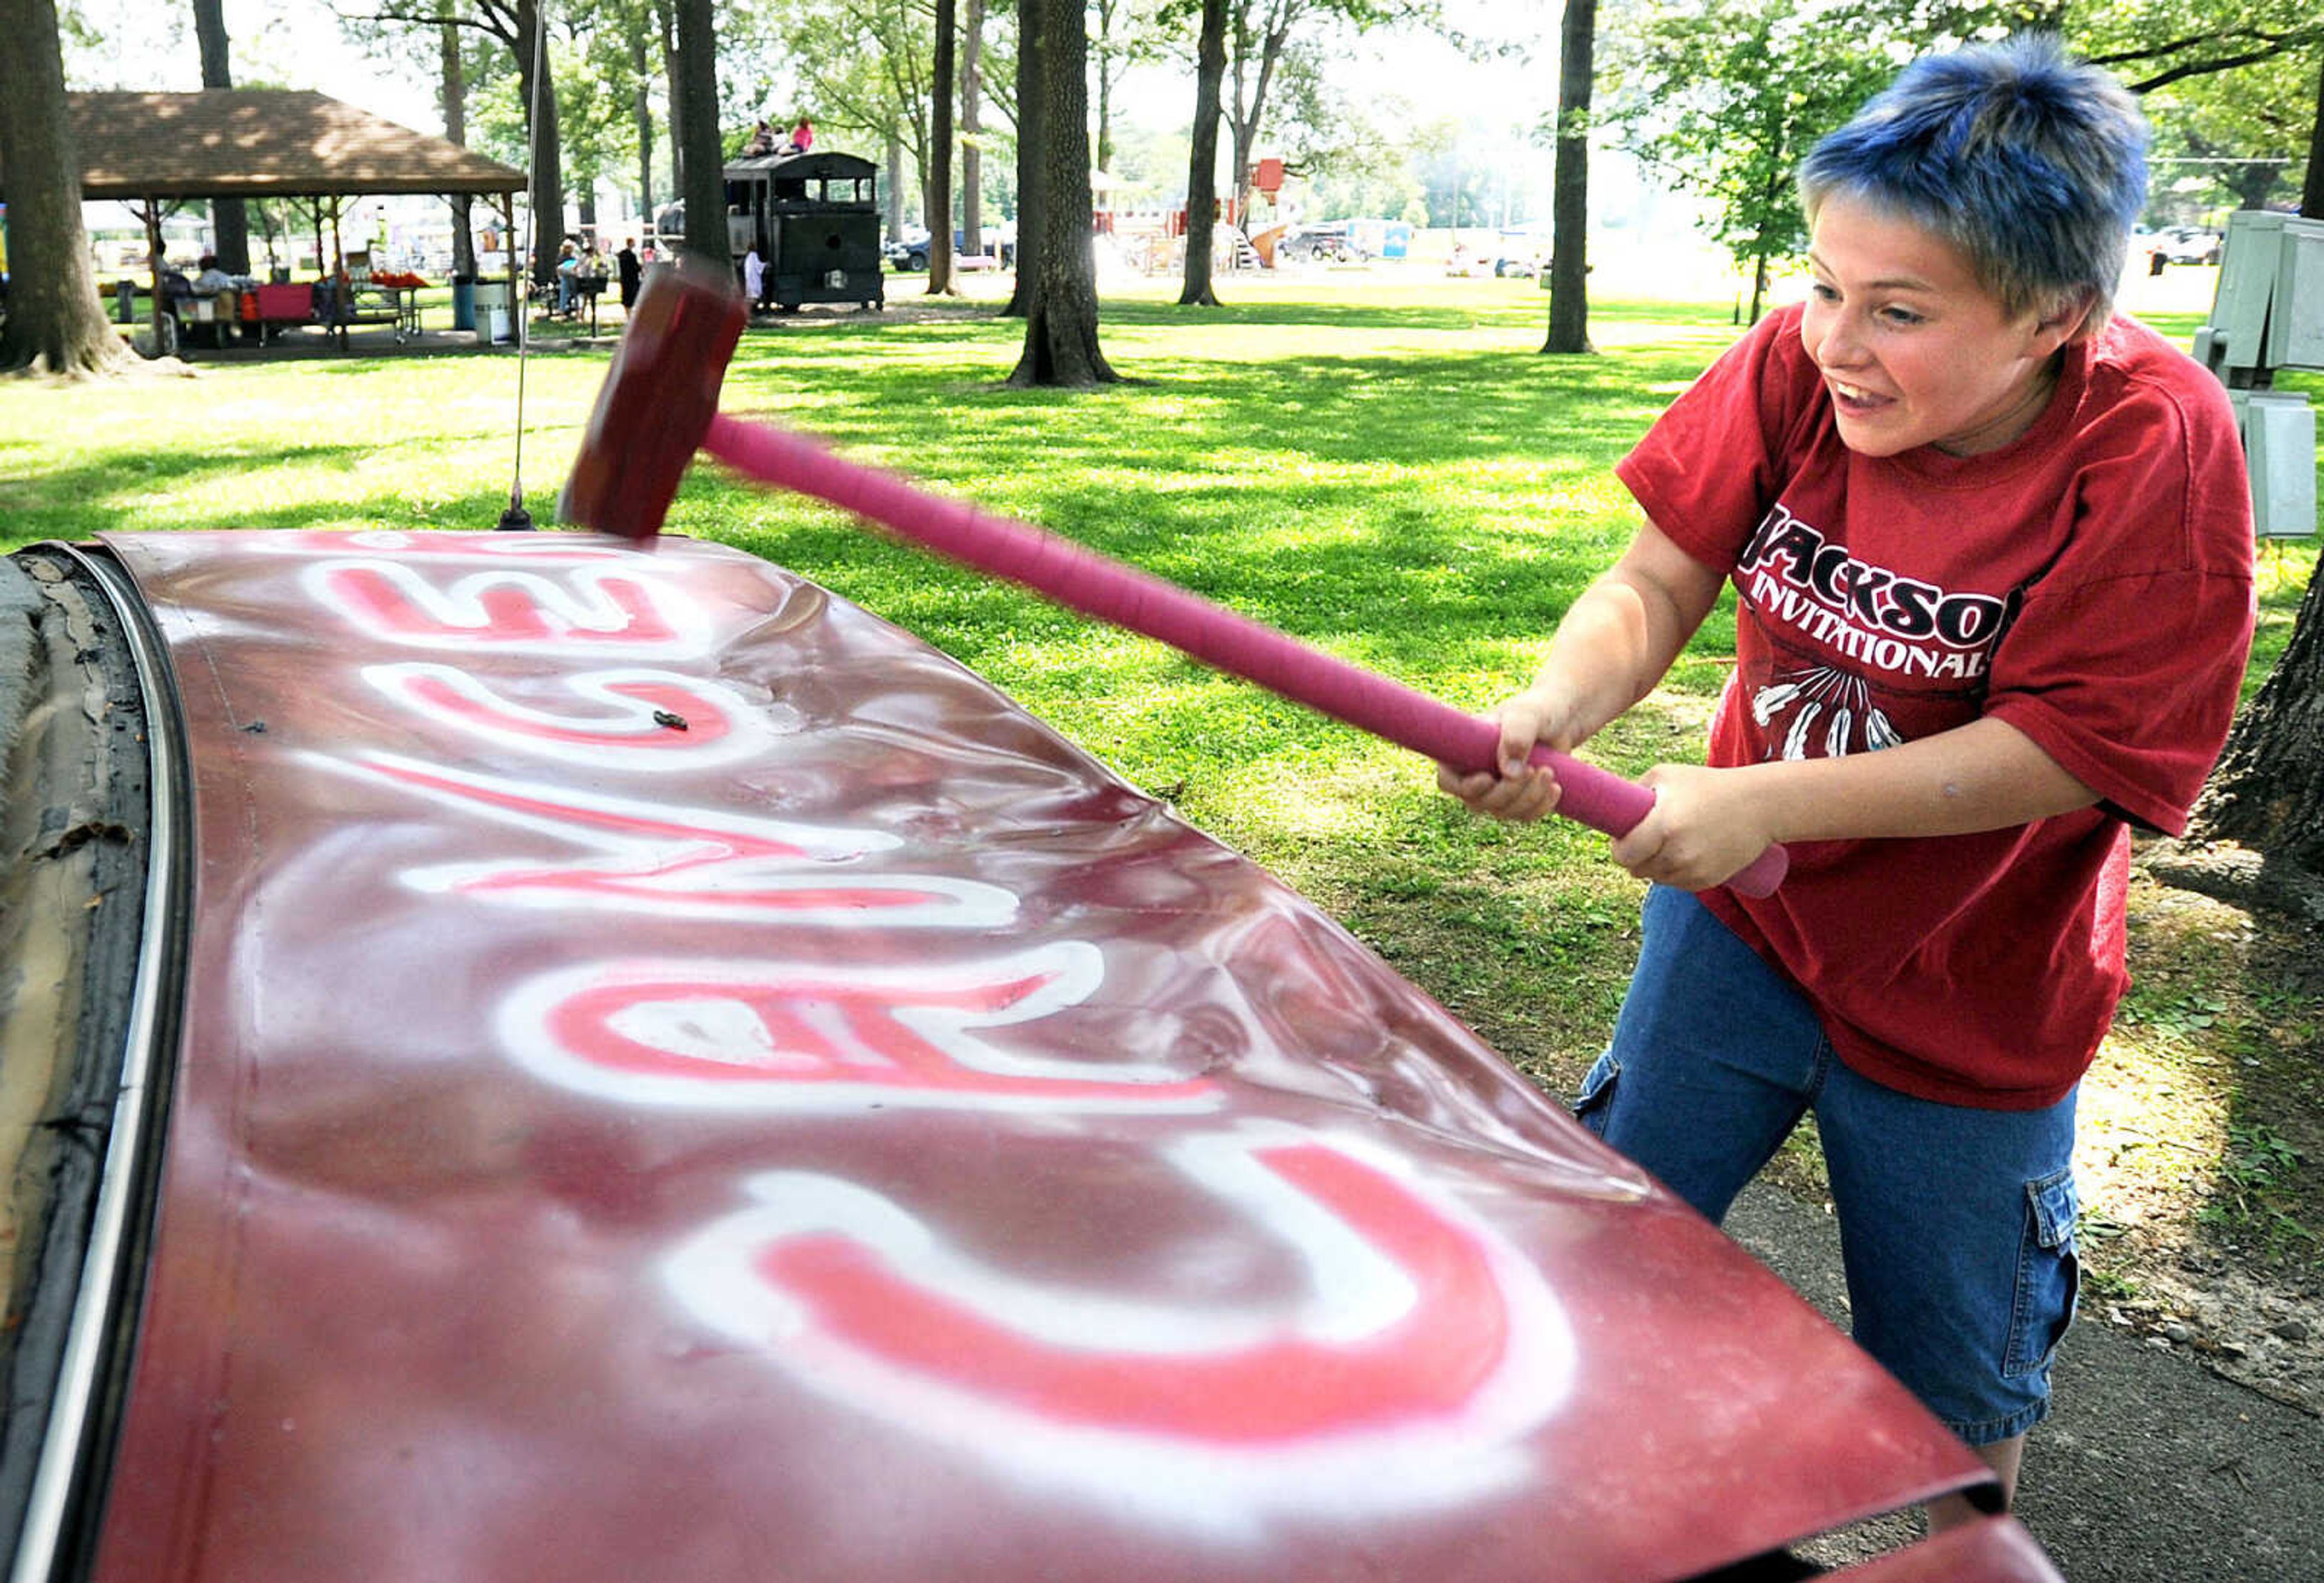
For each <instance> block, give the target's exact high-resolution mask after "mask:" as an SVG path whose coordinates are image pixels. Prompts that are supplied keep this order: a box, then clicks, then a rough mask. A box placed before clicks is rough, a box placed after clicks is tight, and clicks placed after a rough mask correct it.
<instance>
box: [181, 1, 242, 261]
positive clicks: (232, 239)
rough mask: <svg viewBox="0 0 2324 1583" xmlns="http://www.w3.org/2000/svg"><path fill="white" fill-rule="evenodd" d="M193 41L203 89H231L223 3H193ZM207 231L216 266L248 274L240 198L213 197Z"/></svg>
mask: <svg viewBox="0 0 2324 1583" xmlns="http://www.w3.org/2000/svg"><path fill="white" fill-rule="evenodd" d="M194 38H195V41H196V43H197V46H198V49H199V51H200V53H201V58H202V87H205V88H230V87H233V86H234V70H233V68H232V66H231V65H230V64H229V62H228V60H227V49H226V5H225V0H194ZM210 229H211V230H212V232H214V233H215V234H216V235H217V261H218V267H219V268H221V269H223V270H225V271H226V272H227V273H228V274H231V275H246V274H248V273H250V214H249V211H248V210H247V209H246V208H245V207H244V205H243V201H242V199H240V198H212V199H211V200H210Z"/></svg>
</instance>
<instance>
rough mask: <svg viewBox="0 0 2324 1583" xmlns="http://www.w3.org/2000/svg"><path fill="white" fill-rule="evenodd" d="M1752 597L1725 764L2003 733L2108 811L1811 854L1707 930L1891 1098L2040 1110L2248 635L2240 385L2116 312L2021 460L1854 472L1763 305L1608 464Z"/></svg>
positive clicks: (2191, 792)
mask: <svg viewBox="0 0 2324 1583" xmlns="http://www.w3.org/2000/svg"><path fill="white" fill-rule="evenodd" d="M1616 471H1617V473H1618V475H1619V476H1620V478H1621V480H1622V482H1623V483H1626V484H1628V486H1629V489H1630V492H1632V493H1633V494H1635V495H1636V496H1637V499H1638V502H1639V503H1640V504H1641V505H1642V506H1644V507H1645V508H1646V515H1647V516H1648V517H1649V518H1650V519H1651V520H1653V521H1654V523H1655V526H1656V527H1657V528H1659V529H1661V530H1662V531H1663V532H1664V533H1665V534H1667V535H1668V536H1669V537H1670V538H1672V539H1673V540H1674V542H1676V543H1677V544H1678V545H1679V547H1680V548H1683V549H1684V550H1685V551H1686V552H1687V553H1688V554H1689V555H1691V556H1693V557H1695V558H1696V559H1698V560H1700V561H1701V562H1702V563H1704V564H1705V565H1706V566H1714V567H1717V568H1718V569H1719V570H1720V571H1721V572H1724V573H1727V574H1729V575H1730V576H1731V577H1732V579H1733V581H1734V584H1735V587H1736V589H1737V592H1738V595H1739V598H1740V604H1739V607H1738V612H1737V616H1736V661H1737V666H1736V671H1735V674H1734V675H1733V676H1731V677H1730V678H1729V682H1728V686H1727V691H1726V694H1725V695H1724V696H1723V697H1722V698H1721V700H1720V706H1719V711H1718V714H1717V717H1716V718H1715V719H1714V721H1713V722H1712V724H1711V754H1710V759H1711V763H1712V764H1714V765H1742V764H1754V763H1758V762H1761V761H1763V760H1766V759H1775V758H1779V757H1781V758H1802V757H1810V758H1813V757H1827V756H1831V755H1836V754H1840V753H1861V752H1866V751H1868V750H1877V749H1878V748H1881V747H1884V746H1889V745H1893V744H1895V743H1896V742H1899V741H1911V740H1913V739H1914V738H1919V737H1925V736H1930V735H1932V734H1934V733H1936V732H1942V731H1946V730H1949V729H1950V728H1952V727H1955V726H1959V725H1963V724H1966V723H1967V722H1969V721H1972V720H1975V719H1977V718H1978V717H1979V716H1981V715H1992V716H1994V717H1996V718H1997V719H2001V720H2006V721H2007V722H2009V723H2010V724H2011V725H2013V726H2015V727H2016V728H2017V730H2019V731H2020V732H2024V734H2025V735H2026V736H2027V737H2029V738H2031V739H2032V740H2033V741H2034V742H2035V743H2037V744H2038V745H2039V746H2040V747H2041V748H2042V749H2043V750H2044V751H2046V752H2047V753H2048V754H2049V755H2050V756H2051V757H2052V759H2056V760H2057V761H2058V763H2059V764H2061V766H2063V767H2064V768H2066V769H2067V770H2068V771H2069V772H2070V773H2071V774H2072V775H2073V776H2074V777H2075V778H2078V779H2079V780H2080V781H2081V782H2082V783H2083V784H2084V785H2086V786H2088V787H2090V788H2091V789H2092V790H2093V791H2095V792H2097V793H2098V796H2099V797H2100V798H2101V799H2102V801H2101V802H2100V803H2099V805H2098V806H2096V807H2093V808H2088V809H2084V810H2082V811H2080V812H2078V813H2073V814H2067V815H2060V816H2059V817H2057V818H2053V819H2043V820H2040V821H2037V822H2036V823H2034V824H2026V825H2021V826H2018V827H2016V828H2014V829H2008V830H1997V831H1990V832H1987V833H1980V834H1975V835H1955V836H1926V837H1914V838H1909V839H1897V840H1886V841H1849V842H1808V843H1803V844H1800V845H1795V846H1794V847H1793V848H1792V849H1791V856H1792V867H1791V873H1790V876H1789V878H1788V879H1785V880H1784V884H1783V887H1782V888H1780V889H1779V890H1777V891H1776V892H1775V895H1773V896H1770V897H1765V898H1763V899H1757V900H1754V899H1752V898H1750V897H1741V896H1738V895H1736V894H1735V893H1734V892H1732V891H1729V890H1725V889H1720V890H1716V891H1712V892H1711V893H1710V894H1708V895H1706V896H1705V897H1704V898H1703V899H1704V901H1705V903H1706V904H1707V905H1708V906H1709V907H1711V911H1712V912H1714V913H1715V914H1717V915H1718V916H1720V918H1721V919H1723V920H1724V921H1725V922H1726V923H1727V924H1728V925H1729V926H1730V927H1731V928H1733V929H1734V930H1735V931H1736V932H1737V933H1738V934H1740V935H1741V936H1742V937H1743V938H1744V939H1745V940H1747V941H1748V942H1749V943H1751V944H1752V946H1753V947H1754V948H1755V949H1757V951H1758V952H1759V953H1760V954H1761V955H1762V956H1764V957H1766V959H1767V960H1769V961H1770V962H1774V963H1775V964H1776V965H1777V966H1778V967H1780V968H1781V969H1782V970H1783V971H1784V972H1785V973H1787V974H1788V975H1789V976H1790V977H1791V978H1792V979H1793V980H1794V981H1795V982H1797V983H1798V984H1799V985H1800V986H1801V987H1802V988H1803V989H1804V990H1805V991H1806V992H1807V994H1808V995H1809V997H1810V998H1811V999H1813V1000H1814V1002H1815V1003H1816V1005H1817V1007H1818V1008H1819V1009H1820V1011H1821V1014H1822V1018H1823V1023H1824V1026H1825V1028H1826V1030H1827V1032H1828V1034H1829V1035H1830V1037H1831V1041H1832V1045H1833V1048H1834V1050H1835V1051H1836V1052H1837V1054H1839V1056H1840V1059H1841V1060H1842V1061H1845V1062H1846V1063H1848V1064H1849V1066H1850V1067H1852V1068H1854V1069H1855V1070H1856V1071H1858V1072H1862V1073H1864V1074H1865V1075H1866V1076H1867V1077H1870V1078H1872V1079H1873V1080H1874V1081H1878V1082H1882V1083H1885V1084H1886V1085H1888V1086H1889V1087H1891V1088H1895V1089H1898V1090H1901V1091H1904V1092H1905V1093H1908V1094H1914V1095H1918V1096H1920V1097H1922V1098H1923V1099H1932V1100H1944V1101H1947V1102H1949V1103H1953V1104H1963V1105H1975V1106H1981V1107H1985V1108H1987V1109H2034V1108H2037V1107H2041V1106H2044V1105H2048V1104H2051V1103H2053V1102H2054V1101H2056V1100H2059V1099H2061V1098H2062V1097H2063V1096H2064V1095H2065V1093H2066V1092H2067V1091H2069V1090H2070V1089H2071V1088H2072V1087H2073V1085H2074V1084H2075V1082H2077V1081H2079V1080H2080V1077H2081V1074H2082V1073H2083V1072H2084V1071H2086V1070H2087V1069H2088V1068H2089V1063H2090V1060H2091V1057H2092V1056H2093V1055H2094V1054H2096V1052H2097V1049H2098V1042H2099V1040H2100V1039H2101V1038H2103V1037H2104V1036H2105V1034H2106V1030H2107V1024H2108V1023H2109V1022H2110V1021H2111V1019H2112V1017H2113V1015H2114V1007H2115V1002H2116V999H2119V998H2120V996H2121V993H2122V990H2123V989H2124V988H2125V986H2126V984H2127V982H2128V975H2127V973H2126V971H2125V970H2124V967H2123V944H2124V921H2123V911H2124V899H2125V891H2126V888H2127V885H2128V880H2129V870H2130V841H2129V829H2128V826H2127V824H2126V821H2135V822H2136V823H2138V824H2143V825H2147V826H2151V827H2153V828H2154V829H2157V830H2162V831H2166V832H2169V833H2172V834H2177V833H2179V832H2180V831H2181V830H2182V829H2183V828H2184V827H2185V823H2186V815H2187V810H2188V808H2189V806H2190V805H2191V804H2192V803H2193V801H2194V799H2195V796H2196V794H2197V792H2198V791H2199V790H2200V789H2201V787H2202V783H2203V778H2204V777H2205V776H2206V775H2208V774H2209V772H2210V768H2211V764H2212V762H2213V760H2214V759H2216V758H2217V757H2218V751H2219V748H2220V745H2221V743H2222V742H2223V741H2225V739H2226V735H2227V724H2228V722H2229V719H2230V718H2231V716H2232V715H2233V713H2234V710H2235V704H2236V692H2237V689H2238V687H2239V686H2240V684H2241V681H2242V677H2243V669H2244V663H2245V658H2246V653H2247V651H2248V648H2249V644H2250V641H2251V624H2252V584H2251V556H2252V517H2251V500H2250V493H2249V487H2248V484H2247V483H2246V475H2245V472H2244V459H2243V451H2242V447H2241V445H2240V443H2239V442H2238V441H2237V439H2236V429H2235V420H2234V418H2233V415H2232V414H2231V412H2230V410H2229V409H2228V406H2227V395H2226V392H2225V391H2223V390H2221V389H2220V387H2219V385H2218V382H2217V381H2216V380H2214V379H2213V378H2212V377H2211V376H2210V375H2209V373H2205V372H2204V371H2203V370H2202V369H2201V368H2200V367H2199V366H2198V365H2197V364H2195V363H2194V361H2193V360H2192V359H2191V358H2189V357H2187V356H2185V355H2184V354H2181V353H2180V352H2179V351H2178V350H2177V349H2176V348H2174V347H2172V345H2169V344H2168V343H2166V342H2164V341H2163V340H2162V339H2161V338H2160V337H2158V336H2155V335H2154V334H2153V332H2152V331H2150V330H2148V329H2146V328H2144V327H2142V326H2140V325H2137V324H2135V323H2133V322H2131V321H2128V320H2126V319H2122V318H2116V319H2115V320H2114V321H2113V322H2112V323H2111V324H2109V325H2108V326H2107V327H2106V329H2105V330H2103V331H2102V332H2101V333H2100V334H2099V335H2098V336H2095V337H2093V338H2090V339H2088V340H2085V341H2082V342H2080V343H2077V344H2076V345H2072V346H2070V347H2069V348H2067V350H2066V352H2065V354H2064V368H2063V371H2062V373H2061V376H2060V379H2059V382H2058V388H2057V390H2056V391H2055V393H2054V394H2053V395H2052V398H2051V401H2050V405H2049V407H2048V408H2047V410H2045V411H2044V412H2043V415H2042V417H2041V418H2040V419H2037V420H2036V421H2035V423H2034V425H2033V428H2030V429H2028V430H2027V431H2026V432H2025V434H2024V436H2022V437H2020V438H2019V439H2017V440H2016V441H2015V443H2013V444H2011V445H2010V446H2006V447H2005V448H2003V449H2001V450H1998V451H1991V452H1987V453H1986V454H1984V455H1982V456H1949V455H1946V454H1945V453H1943V452H1941V451H1937V450H1935V449H1933V448H1931V447H1928V446H1923V447H1920V448H1918V449H1915V450H1913V451H1909V452H1906V453H1904V454H1903V455H1901V456H1892V457H1886V458H1881V457H1872V456H1859V455H1858V454H1856V453H1855V452H1852V451H1850V450H1849V449H1848V447H1847V446H1844V445H1843V444H1841V442H1840V437H1839V434H1838V432H1837V430H1836V429H1835V428H1834V427H1833V422H1832V415H1831V398H1830V395H1829V393H1828V392H1827V391H1825V389H1824V387H1823V383H1822V382H1821V379H1820V378H1819V376H1818V375H1817V373H1816V370H1815V367H1814V365H1813V364H1812V363H1811V362H1810V361H1809V359H1808V356H1807V354H1806V352H1805V350H1804V349H1803V347H1802V345H1801V344H1800V309H1799V308H1791V309H1788V310H1786V311H1784V312H1780V313H1776V314H1771V315H1770V316H1768V318H1766V319H1764V320H1762V321H1761V323H1760V324H1759V325H1758V326H1757V327H1756V328H1754V329H1753V330H1752V331H1751V333H1750V334H1749V335H1748V336H1745V337H1744V338H1743V340H1742V341H1740V342H1739V343H1738V344H1737V345H1735V346H1734V347H1732V348H1731V349H1729V351H1728V353H1727V354H1725V355H1724V356H1722V357H1721V358H1720V360H1719V362H1718V363H1717V364H1714V365H1713V366H1712V367H1711V369H1710V370H1709V371H1707V372H1706V373H1704V374H1703V375H1702V377H1701V379H1700V380H1698V381H1697V382H1695V384H1694V385H1693V387H1692V388H1691V389H1690V390H1689V391H1687V392H1686V393H1685V394H1684V395H1683V396H1681V397H1680V398H1679V400H1677V401H1676V402H1675V403H1674V404H1673V405H1672V407H1671V409H1670V410H1669V411H1668V412H1666V413H1665V415H1664V416H1663V418H1662V419H1661V420H1660V421H1659V422H1657V423H1656V424H1655V427H1654V428H1653V430H1652V431H1651V432H1649V433H1648V434H1647V436H1646V439H1645V440H1644V441H1643V442H1642V443H1641V444H1640V445H1639V446H1638V447H1637V449H1636V450H1635V451H1633V452H1631V453H1630V455H1629V456H1627V457H1625V458H1624V459H1623V460H1622V462H1621V464H1620V465H1618V468H1617V470H1616Z"/></svg>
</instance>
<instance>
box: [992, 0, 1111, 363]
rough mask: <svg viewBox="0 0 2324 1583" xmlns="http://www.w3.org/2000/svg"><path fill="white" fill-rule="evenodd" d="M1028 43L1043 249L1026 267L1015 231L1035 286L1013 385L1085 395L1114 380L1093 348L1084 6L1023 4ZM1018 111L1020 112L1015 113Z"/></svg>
mask: <svg viewBox="0 0 2324 1583" xmlns="http://www.w3.org/2000/svg"><path fill="white" fill-rule="evenodd" d="M1019 15H1021V16H1022V17H1023V18H1024V21H1023V23H1022V31H1023V32H1024V35H1025V39H1026V41H1028V42H1030V41H1033V40H1035V39H1037V40H1038V41H1039V46H1040V71H1039V77H1038V78H1037V81H1036V82H1035V84H1034V90H1035V94H1036V96H1037V97H1038V99H1039V101H1040V114H1039V116H1038V121H1039V124H1040V128H1041V139H1040V142H1041V152H1040V163H1039V166H1038V168H1037V170H1035V172H1034V175H1035V180H1036V185H1037V188H1038V189H1039V192H1040V200H1039V204H1038V206H1037V224H1038V225H1039V228H1040V246H1039V247H1038V249H1037V250H1036V252H1035V253H1034V256H1033V259H1032V263H1031V269H1030V270H1029V271H1028V269H1027V268H1026V261H1025V259H1024V254H1023V252H1022V249H1023V246H1024V232H1023V229H1022V224H1021V222H1020V225H1019V232H1018V245H1019V269H1018V276H1019V281H1022V280H1023V278H1024V277H1025V276H1026V275H1027V274H1028V272H1029V273H1037V275H1038V277H1039V279H1038V281H1037V284H1036V286H1035V288H1034V290H1033V295H1032V300H1031V302H1030V304H1029V305H1028V308H1027V311H1026V315H1025V351H1024V355H1023V356H1022V357H1021V358H1019V361H1018V364H1017V370H1016V372H1015V373H1011V374H1010V376H1009V382H1010V384H1011V385H1015V386H1019V387H1020V388H1021V387H1025V386H1032V385H1040V386H1063V387H1066V388H1069V389H1082V388H1086V387H1088V386H1092V385H1097V384H1104V383H1111V382H1113V381H1114V380H1116V379H1118V378H1119V377H1120V376H1119V375H1118V374H1116V373H1114V372H1113V370H1112V369H1111V367H1110V366H1108V365H1107V364H1106V361H1105V354H1104V353H1103V352H1102V351H1100V350H1099V349H1098V344H1097V272H1096V270H1097V266H1096V257H1095V254H1094V253H1093V251H1092V249H1091V246H1090V231H1091V222H1092V220H1093V217H1094V213H1093V206H1092V204H1091V202H1090V179H1089V178H1090V161H1089V152H1090V150H1089V121H1088V116H1089V37H1088V34H1087V33H1086V32H1084V24H1083V21H1082V5H1081V0H1022V4H1021V5H1020V6H1019ZM1022 114H1023V110H1022V108H1021V107H1020V109H1019V115H1022Z"/></svg>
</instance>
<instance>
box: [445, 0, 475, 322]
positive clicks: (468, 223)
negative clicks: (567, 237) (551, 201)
mask: <svg viewBox="0 0 2324 1583" xmlns="http://www.w3.org/2000/svg"><path fill="white" fill-rule="evenodd" d="M440 9H441V11H442V14H444V16H445V17H447V19H448V18H449V17H450V16H451V14H452V0H440ZM436 31H437V51H438V83H439V86H438V91H437V104H438V108H439V109H441V110H442V111H443V114H444V141H445V142H447V143H457V144H458V145H460V146H461V147H462V148H466V146H467V143H468V71H467V63H466V58H465V55H464V52H463V51H462V50H461V48H460V30H459V29H458V28H457V27H455V26H453V25H452V23H450V22H449V21H448V20H447V22H446V23H445V24H444V25H443V26H442V27H440V28H438V29H437V30H436ZM450 202H451V206H452V273H453V274H454V275H456V276H457V277H459V278H460V279H462V280H467V281H473V280H475V278H476V227H475V216H474V210H475V199H474V198H471V197H470V196H469V195H468V194H467V193H465V192H456V193H454V194H453V195H452V197H451V199H450Z"/></svg>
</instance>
